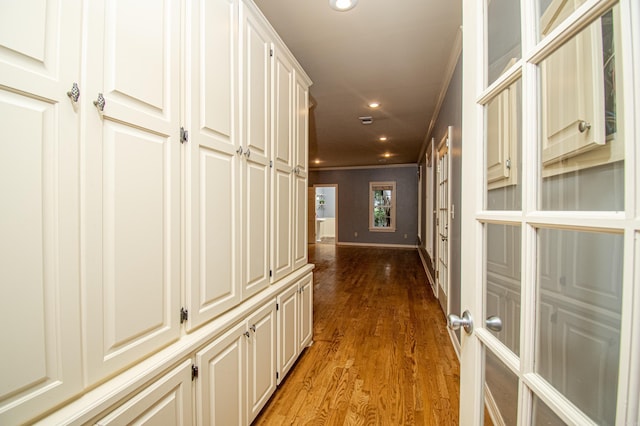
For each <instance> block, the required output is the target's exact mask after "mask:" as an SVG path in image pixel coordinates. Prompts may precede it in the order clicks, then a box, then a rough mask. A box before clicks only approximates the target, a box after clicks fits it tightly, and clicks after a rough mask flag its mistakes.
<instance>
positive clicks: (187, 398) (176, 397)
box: [95, 359, 194, 426]
mask: <svg viewBox="0 0 640 426" xmlns="http://www.w3.org/2000/svg"><path fill="white" fill-rule="evenodd" d="M192 395H193V392H192V390H191V360H190V359H188V360H186V361H183V362H182V363H181V364H180V365H178V366H177V367H176V368H174V369H173V370H172V371H170V372H169V373H167V374H165V375H164V376H162V377H161V378H160V379H158V380H157V381H155V382H153V383H152V384H151V385H149V386H147V387H146V388H145V389H144V390H143V391H142V392H140V393H139V394H138V395H136V396H134V397H133V398H131V399H129V400H128V401H127V402H125V403H124V404H122V405H121V406H119V407H118V408H117V409H116V410H114V411H113V412H111V413H110V414H109V415H108V416H106V417H104V418H102V419H101V420H99V421H97V422H96V423H95V424H96V425H99V426H107V425H114V426H115V425H123V424H137V425H176V426H189V425H192V424H193V423H194V422H193V408H192V404H193V402H192V401H193V396H192Z"/></svg>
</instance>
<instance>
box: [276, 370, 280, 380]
mask: <svg viewBox="0 0 640 426" xmlns="http://www.w3.org/2000/svg"><path fill="white" fill-rule="evenodd" d="M279 378H280V373H278V372H277V371H276V380H278V379H279Z"/></svg>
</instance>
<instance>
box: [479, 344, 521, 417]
mask: <svg viewBox="0 0 640 426" xmlns="http://www.w3.org/2000/svg"><path fill="white" fill-rule="evenodd" d="M484 362H485V363H484V366H485V367H484V368H485V370H484V376H485V385H486V389H485V392H487V393H486V398H488V399H489V400H493V403H494V404H495V406H496V407H497V408H498V411H499V414H498V415H499V416H501V417H502V419H501V420H502V423H501V422H500V419H498V421H497V423H498V424H505V425H515V424H516V421H517V419H518V376H516V375H515V374H513V373H512V372H511V370H509V369H508V368H507V367H506V366H505V365H504V364H503V363H502V362H501V361H500V360H499V359H498V358H497V357H496V356H495V355H493V353H491V351H490V350H488V349H485V361H484ZM494 414H496V413H494Z"/></svg>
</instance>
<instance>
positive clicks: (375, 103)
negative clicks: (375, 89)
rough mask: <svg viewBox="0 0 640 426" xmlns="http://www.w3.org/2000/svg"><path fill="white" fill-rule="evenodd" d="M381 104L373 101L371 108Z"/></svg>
mask: <svg viewBox="0 0 640 426" xmlns="http://www.w3.org/2000/svg"><path fill="white" fill-rule="evenodd" d="M379 106H380V103H379V102H371V103H370V104H369V108H378V107H379Z"/></svg>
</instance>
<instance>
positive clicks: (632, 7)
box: [450, 0, 640, 425]
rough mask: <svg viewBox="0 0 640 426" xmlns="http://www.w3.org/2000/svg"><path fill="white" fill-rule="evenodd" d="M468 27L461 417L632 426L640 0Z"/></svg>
mask: <svg viewBox="0 0 640 426" xmlns="http://www.w3.org/2000/svg"><path fill="white" fill-rule="evenodd" d="M463 25H464V39H463V55H464V56H463V60H464V64H465V67H464V71H463V85H464V87H465V90H464V93H463V141H464V144H463V146H464V151H463V154H462V161H463V167H462V197H463V200H464V201H465V202H464V203H462V206H461V207H462V211H461V217H462V219H461V220H462V235H463V238H464V241H465V244H463V246H462V253H461V255H462V262H461V263H462V264H463V265H465V267H464V268H463V270H462V271H461V274H462V309H463V310H466V311H468V313H467V315H465V316H462V318H456V317H452V318H450V324H451V326H452V327H459V326H466V327H465V331H466V332H463V333H462V341H461V386H460V388H461V395H460V401H461V403H460V406H461V410H460V422H461V424H482V423H483V421H485V420H487V419H485V414H484V409H483V408H484V406H485V405H486V407H487V408H488V410H487V411H488V412H489V415H490V417H491V422H492V423H493V424H506V425H512V424H514V425H515V424H518V425H530V424H533V425H542V424H544V425H547V424H549V425H555V424H559V425H562V424H579V425H584V424H598V425H614V424H615V425H626V424H638V421H639V417H640V415H639V405H640V403H639V398H638V394H639V389H640V331H639V330H638V324H640V312H639V311H640V290H638V289H639V288H640V286H639V284H640V185H639V182H638V181H639V179H638V165H639V164H640V154H639V151H640V150H639V149H638V145H639V143H638V142H639V136H640V124H639V123H640V110H639V105H640V102H639V101H640V89H639V85H640V78H638V77H637V70H638V69H640V54H639V52H640V3H638V1H637V0H620V1H613V0H531V1H525V0H523V1H521V2H518V1H516V0H464V1H463ZM476 142H477V143H476Z"/></svg>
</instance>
